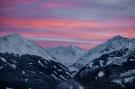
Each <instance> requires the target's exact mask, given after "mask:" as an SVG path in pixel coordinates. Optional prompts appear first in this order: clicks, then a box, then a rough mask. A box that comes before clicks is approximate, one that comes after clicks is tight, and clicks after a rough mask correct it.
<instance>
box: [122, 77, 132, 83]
mask: <svg viewBox="0 0 135 89" xmlns="http://www.w3.org/2000/svg"><path fill="white" fill-rule="evenodd" d="M134 79H135V78H134V77H128V78H125V79H124V82H125V83H132V82H133V80H134Z"/></svg>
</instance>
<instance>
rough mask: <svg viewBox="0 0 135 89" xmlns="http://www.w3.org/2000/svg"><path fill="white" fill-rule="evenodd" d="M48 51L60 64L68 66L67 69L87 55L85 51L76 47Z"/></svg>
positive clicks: (61, 47) (49, 49) (60, 47)
mask: <svg viewBox="0 0 135 89" xmlns="http://www.w3.org/2000/svg"><path fill="white" fill-rule="evenodd" d="M46 50H47V51H48V52H49V53H50V54H51V55H53V56H54V57H56V59H57V61H58V62H60V63H62V64H64V65H66V66H67V67H69V66H71V65H72V64H73V63H75V62H76V61H77V60H78V59H79V58H80V57H82V56H83V55H84V54H85V51H84V50H82V49H81V48H79V47H76V46H68V47H64V46H59V47H57V48H47V49H46Z"/></svg>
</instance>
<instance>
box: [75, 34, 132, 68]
mask: <svg viewBox="0 0 135 89" xmlns="http://www.w3.org/2000/svg"><path fill="white" fill-rule="evenodd" d="M133 48H135V39H131V38H125V37H122V36H115V37H114V38H112V39H110V40H108V41H107V42H105V43H103V44H101V45H99V46H97V47H95V48H93V49H92V50H89V51H88V52H87V53H86V54H84V56H82V57H81V58H79V59H78V60H77V62H76V63H75V64H74V65H73V66H75V67H76V68H78V69H79V68H81V67H82V66H84V65H86V64H88V63H89V64H90V65H91V66H93V62H91V61H93V60H95V59H96V58H99V57H101V56H102V55H104V54H109V53H111V52H114V51H117V50H118V51H119V50H126V49H127V51H126V52H127V53H128V52H130V51H131V50H132V49H133ZM116 54H117V53H116ZM124 55H126V54H123V56H124ZM114 57H117V56H116V55H114V56H113V57H111V56H110V57H108V60H109V59H110V60H111V59H113V58H114ZM100 64H101V65H102V64H103V61H100Z"/></svg>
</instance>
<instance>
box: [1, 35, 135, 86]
mask: <svg viewBox="0 0 135 89" xmlns="http://www.w3.org/2000/svg"><path fill="white" fill-rule="evenodd" d="M0 84H2V86H0V88H2V89H6V88H7V89H8V88H12V89H134V88H135V39H132V38H125V37H122V36H115V37H113V38H112V39H109V40H108V41H106V42H105V43H103V44H101V45H99V46H97V47H95V48H93V49H90V50H88V51H87V52H86V51H84V50H83V49H81V48H79V47H76V46H67V47H64V46H60V47H56V48H41V47H40V46H38V45H36V44H35V43H34V42H32V41H30V40H28V39H26V38H24V37H22V36H20V35H18V34H11V35H8V36H4V37H0ZM52 85H53V86H52Z"/></svg>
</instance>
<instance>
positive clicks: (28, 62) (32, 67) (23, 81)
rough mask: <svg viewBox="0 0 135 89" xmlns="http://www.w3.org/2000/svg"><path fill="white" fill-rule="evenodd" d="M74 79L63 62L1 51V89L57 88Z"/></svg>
mask: <svg viewBox="0 0 135 89" xmlns="http://www.w3.org/2000/svg"><path fill="white" fill-rule="evenodd" d="M67 79H73V78H72V76H71V75H70V72H69V70H68V69H67V68H66V67H65V66H64V65H62V64H60V63H58V62H54V61H52V60H46V59H44V58H42V57H40V56H36V55H28V54H25V55H21V56H19V55H17V54H13V53H0V89H5V88H6V87H8V88H10V89H11V88H13V89H55V88H56V86H57V85H58V84H60V83H61V82H62V81H65V80H67Z"/></svg>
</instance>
